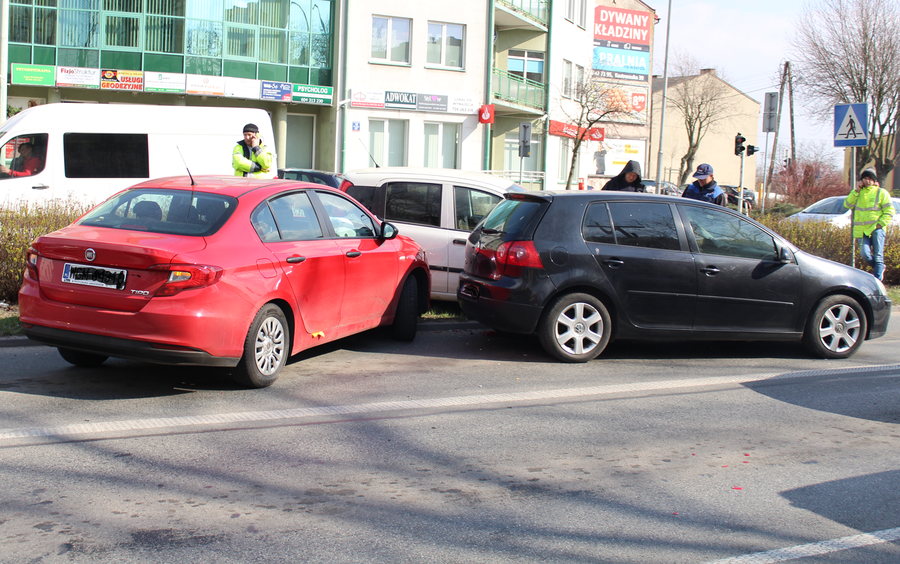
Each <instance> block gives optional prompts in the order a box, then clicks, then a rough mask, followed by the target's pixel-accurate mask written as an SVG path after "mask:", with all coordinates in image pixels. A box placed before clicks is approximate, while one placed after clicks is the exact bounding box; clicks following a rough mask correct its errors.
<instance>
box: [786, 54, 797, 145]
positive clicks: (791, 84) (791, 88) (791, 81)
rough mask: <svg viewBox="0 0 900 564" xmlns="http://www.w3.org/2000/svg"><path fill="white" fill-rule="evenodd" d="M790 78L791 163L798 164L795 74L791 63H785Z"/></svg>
mask: <svg viewBox="0 0 900 564" xmlns="http://www.w3.org/2000/svg"><path fill="white" fill-rule="evenodd" d="M785 66H786V67H787V77H788V103H789V104H790V105H791V163H796V162H797V140H796V138H795V137H794V73H792V72H791V62H790V61H788V62H786V63H785Z"/></svg>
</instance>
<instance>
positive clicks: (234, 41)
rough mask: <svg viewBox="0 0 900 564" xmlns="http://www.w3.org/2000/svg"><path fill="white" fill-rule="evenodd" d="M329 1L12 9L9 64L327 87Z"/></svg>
mask: <svg viewBox="0 0 900 564" xmlns="http://www.w3.org/2000/svg"><path fill="white" fill-rule="evenodd" d="M333 14H334V10H333V2H332V1H331V0H256V1H249V0H10V23H9V60H10V63H27V64H40V65H56V66H71V67H87V68H113V69H122V70H142V71H153V72H174V73H186V74H202V75H211V76H232V77H239V78H251V79H258V80H278V81H285V82H294V83H298V84H313V85H320V86H331V85H332V83H331V81H332V60H331V53H332V42H333V37H334V31H333V30H334V25H333V21H332V20H333Z"/></svg>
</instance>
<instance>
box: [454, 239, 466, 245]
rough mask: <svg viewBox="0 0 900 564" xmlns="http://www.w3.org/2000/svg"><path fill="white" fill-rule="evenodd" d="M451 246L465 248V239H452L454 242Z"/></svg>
mask: <svg viewBox="0 0 900 564" xmlns="http://www.w3.org/2000/svg"><path fill="white" fill-rule="evenodd" d="M453 244H454V245H459V246H461V247H465V246H466V240H465V239H454V240H453Z"/></svg>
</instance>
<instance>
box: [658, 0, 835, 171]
mask: <svg viewBox="0 0 900 564" xmlns="http://www.w3.org/2000/svg"><path fill="white" fill-rule="evenodd" d="M644 2H645V3H646V4H647V5H649V6H650V7H651V8H653V9H655V10H656V15H657V16H658V17H659V18H660V21H659V23H658V24H656V28H655V32H654V33H655V35H654V40H655V45H654V51H653V61H654V69H653V74H654V75H657V74H658V75H662V74H663V67H664V61H665V55H666V25H667V23H668V22H667V18H668V13H667V12H668V7H669V0H644ZM803 6H804V2H803V1H802V0H753V1H749V2H733V1H728V2H725V1H722V0H717V1H709V2H698V1H691V0H672V22H671V34H672V38H671V40H670V41H669V61H670V63H671V61H672V59H673V57H674V56H675V53H677V52H684V53H687V54H688V55H690V56H691V57H693V58H694V59H696V60H697V62H699V63H700V65H701V68H714V69H716V70H717V72H719V73H720V76H722V77H723V78H724V79H726V80H727V81H728V83H729V84H731V85H732V86H734V87H735V88H737V89H738V90H740V91H741V92H743V93H745V94H747V95H748V96H750V97H751V98H753V99H754V100H757V101H759V102H760V104H762V103H763V102H764V101H765V97H766V96H765V95H766V92H778V89H779V81H780V78H781V72H782V70H781V69H782V64H783V63H784V61H786V60H790V52H791V49H790V46H789V44H788V42H789V40H790V38H791V36H792V34H793V29H794V27H795V25H796V23H797V20H798V19H799V16H800V14H801V13H802V11H803ZM792 66H793V65H792ZM792 70H793V71H794V77H795V79H796V77H797V74H796V68H793V69H792ZM784 98H785V99H784V103H783V106H782V112H781V117H782V119H781V124H780V132H779V134H778V144H779V146H781V147H790V119H789V111H788V109H789V107H788V104H787V101H788V96H787V89H785V94H784ZM801 99H802V94H801V93H799V92H798V91H797V89H796V87H795V88H794V101H795V107H794V129H795V136H796V142H797V149H798V151H800V148H801V147H806V148H807V149H808V150H812V149H815V150H821V151H823V153H824V154H825V155H826V156H827V157H830V158H832V159H834V162H835V163H839V162H840V161H841V159H842V155H843V152H842V151H841V150H840V149H836V148H834V124H833V121H834V115H833V114H829V115H827V116H815V115H811V114H810V112H809V111H808V110H807V109H806V108H805V107H803V105H802V103H801ZM823 117H824V118H825V121H824V122H822V119H821V118H823ZM735 133H737V132H735ZM757 135H758V140H759V142H758V145H759V146H762V145H764V144H765V140H766V134H765V133H763V132H762V122H761V121H760V125H759V131H758V132H757ZM745 136H747V137H749V136H748V135H747V134H746V133H745ZM774 137H775V134H774V133H770V134H769V145H770V146H771V143H772V142H773V141H774ZM781 152H782V151H781V150H779V151H778V155H781ZM766 160H767V161H768V152H767V154H766ZM776 162H778V161H776Z"/></svg>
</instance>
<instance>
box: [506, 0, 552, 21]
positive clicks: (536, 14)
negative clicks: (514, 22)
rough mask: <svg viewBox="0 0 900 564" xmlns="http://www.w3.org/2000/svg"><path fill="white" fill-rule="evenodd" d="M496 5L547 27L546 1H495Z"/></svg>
mask: <svg viewBox="0 0 900 564" xmlns="http://www.w3.org/2000/svg"><path fill="white" fill-rule="evenodd" d="M497 4H498V5H500V6H504V7H506V8H508V9H510V10H511V11H513V12H516V13H518V14H522V15H523V16H524V17H526V18H528V19H530V20H534V21H536V22H538V23H539V24H541V25H543V26H546V25H547V21H548V20H547V4H548V2H547V0H497Z"/></svg>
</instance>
